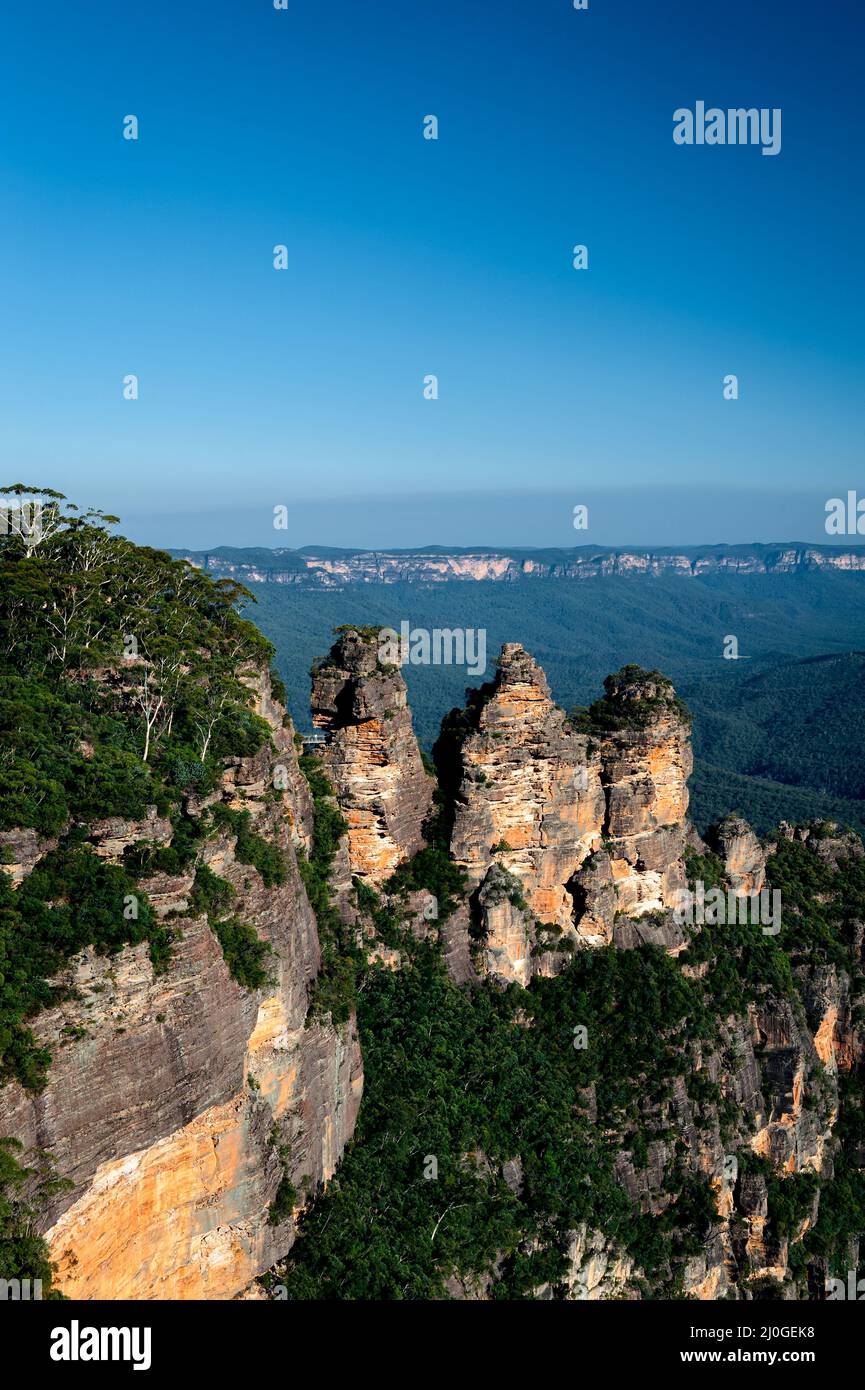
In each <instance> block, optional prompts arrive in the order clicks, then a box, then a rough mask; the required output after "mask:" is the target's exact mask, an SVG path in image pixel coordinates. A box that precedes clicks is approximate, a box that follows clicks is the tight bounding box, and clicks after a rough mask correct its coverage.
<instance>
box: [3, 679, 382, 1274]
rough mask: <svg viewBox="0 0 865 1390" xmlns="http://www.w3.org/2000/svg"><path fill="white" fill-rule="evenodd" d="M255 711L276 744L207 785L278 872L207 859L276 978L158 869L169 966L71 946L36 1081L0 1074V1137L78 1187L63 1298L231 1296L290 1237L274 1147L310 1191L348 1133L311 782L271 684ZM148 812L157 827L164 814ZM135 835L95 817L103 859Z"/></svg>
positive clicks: (353, 1073) (236, 762)
mask: <svg viewBox="0 0 865 1390" xmlns="http://www.w3.org/2000/svg"><path fill="white" fill-rule="evenodd" d="M256 708H257V712H258V713H259V714H260V715H261V716H262V717H263V718H265V719H267V720H268V722H269V723H270V724H271V728H272V730H273V738H274V744H275V749H276V751H275V752H274V750H273V749H263V750H262V751H261V752H260V753H259V754H257V755H256V756H255V757H253V758H245V759H239V758H238V759H232V760H229V765H228V766H227V768H226V771H225V775H224V778H223V785H222V789H221V791H220V792H219V793H218V794H217V797H216V799H219V800H223V801H225V802H227V803H228V804H229V805H231V806H234V807H237V808H242V809H244V810H247V811H249V812H250V813H251V815H252V818H253V823H254V826H255V829H256V831H257V833H258V834H260V835H262V836H263V837H264V838H265V839H267V840H268V841H270V842H271V843H272V844H275V845H278V846H279V848H280V849H281V850H282V852H283V854H284V856H285V862H286V866H287V873H286V878H285V881H284V882H283V883H281V884H278V885H276V886H274V887H270V888H268V887H265V885H264V883H263V882H262V880H261V878H260V876H259V874H258V872H257V870H256V869H254V868H253V867H251V866H250V865H248V864H243V863H240V862H238V861H237V860H236V858H235V854H234V849H235V838H234V836H233V835H232V834H230V833H228V832H224V833H220V834H218V835H215V836H213V837H212V838H210V839H208V840H205V841H204V842H203V843H202V845H201V847H200V849H199V858H198V862H203V863H206V864H207V865H208V866H209V867H210V868H211V869H212V870H213V872H214V873H217V874H218V875H219V876H220V877H222V878H224V879H226V880H227V881H228V882H230V883H231V884H232V886H233V887H234V889H235V892H236V895H237V896H236V910H237V913H238V916H239V917H240V918H241V920H243V921H244V922H246V923H248V924H249V925H250V926H252V927H253V928H254V929H255V931H256V932H257V934H258V936H259V937H260V938H262V939H263V940H265V941H267V943H268V944H269V946H270V948H271V955H270V957H269V958H268V961H267V964H268V968H269V972H270V975H271V982H270V983H269V984H268V985H267V986H266V987H265V988H263V989H261V990H257V991H254V992H251V991H248V990H245V989H243V988H241V986H240V985H239V984H238V983H237V982H236V981H235V980H234V979H233V977H232V976H231V974H230V972H229V969H228V967H227V965H226V963H225V960H224V958H223V955H222V951H221V948H220V945H219V942H218V941H217V939H216V937H215V935H214V934H213V932H212V930H211V928H210V927H209V925H208V923H207V920H206V918H205V917H203V916H190V915H189V914H188V906H189V894H190V892H191V889H192V883H193V878H194V866H192V867H191V868H190V869H189V871H188V872H186V873H184V874H178V875H171V876H170V875H166V874H159V875H156V876H154V877H153V878H152V879H149V880H145V881H143V883H142V887H143V888H144V889H145V891H147V892H148V893H149V895H151V903H152V905H153V907H154V908H155V909H156V911H157V913H158V914H159V916H160V917H162V918H165V917H167V915H168V914H169V913H176V914H178V915H177V916H176V917H174V916H173V917H172V918H171V925H172V926H173V927H175V928H176V930H177V940H176V945H175V950H174V955H173V959H172V962H171V965H170V967H169V969H168V970H167V971H166V972H165V973H164V974H161V975H156V974H155V973H154V971H153V967H152V965H151V963H150V960H149V956H148V948H147V945H146V943H145V944H143V945H141V946H135V947H127V948H125V949H124V950H122V951H121V952H120V953H119V955H117V956H115V957H108V956H99V955H97V954H96V953H95V952H94V951H92V950H87V951H84V952H83V953H82V954H81V955H79V956H78V957H76V958H74V959H73V960H72V961H71V962H70V965H69V967H68V980H69V983H70V985H71V986H72V988H73V996H72V997H71V998H70V999H69V1001H68V1002H66V1003H64V1004H62V1005H60V1006H59V1007H56V1008H53V1009H50V1010H47V1011H45V1012H44V1013H42V1014H40V1015H38V1016H37V1018H36V1019H35V1020H34V1024H33V1026H34V1032H35V1033H36V1036H37V1038H38V1039H39V1040H40V1041H44V1042H46V1043H47V1044H48V1045H49V1046H50V1047H51V1049H52V1052H53V1061H52V1065H51V1068H50V1071H49V1079H48V1085H47V1087H46V1089H45V1091H44V1092H42V1093H41V1094H40V1095H38V1096H34V1095H32V1094H30V1093H27V1092H25V1091H24V1090H22V1088H21V1087H20V1086H18V1085H14V1084H10V1085H7V1086H5V1087H3V1088H2V1089H0V1133H2V1134H12V1135H15V1136H16V1137H17V1138H19V1139H20V1140H21V1141H22V1142H23V1143H24V1144H25V1145H26V1146H27V1147H28V1148H32V1147H37V1146H38V1147H40V1148H44V1149H48V1150H49V1151H50V1152H51V1153H52V1154H53V1156H54V1159H55V1162H56V1166H57V1169H58V1171H59V1172H60V1173H61V1174H62V1175H63V1176H64V1177H65V1178H67V1179H69V1180H70V1181H71V1183H72V1188H71V1190H69V1191H65V1192H62V1193H59V1194H58V1195H57V1196H56V1197H55V1199H54V1202H53V1205H52V1207H51V1208H50V1209H49V1211H48V1212H47V1219H46V1225H47V1228H48V1229H47V1238H48V1241H49V1245H50V1248H51V1254H52V1258H53V1259H54V1260H55V1261H56V1262H57V1263H58V1266H59V1283H60V1286H61V1288H62V1289H63V1290H64V1291H65V1292H66V1293H68V1294H69V1295H70V1296H72V1297H81V1298H145V1299H146V1298H216V1299H220V1298H230V1297H232V1296H234V1295H235V1294H237V1293H239V1292H240V1291H241V1290H242V1289H243V1288H244V1287H245V1286H246V1285H247V1284H248V1283H249V1282H250V1281H251V1280H252V1279H253V1278H255V1276H256V1275H258V1274H260V1273H262V1272H264V1271H265V1270H266V1269H268V1268H269V1267H270V1266H271V1265H272V1264H273V1263H274V1261H275V1260H276V1259H277V1258H279V1257H280V1256H282V1255H284V1254H285V1253H286V1252H287V1251H288V1249H289V1248H290V1246H291V1244H292V1243H293V1240H294V1236H295V1223H294V1220H293V1218H292V1217H289V1218H288V1219H287V1220H284V1221H283V1222H282V1223H281V1224H280V1225H276V1226H272V1225H270V1224H269V1221H268V1215H269V1210H270V1206H271V1203H272V1202H273V1199H274V1197H275V1195H276V1191H277V1189H278V1187H279V1184H280V1181H281V1180H282V1177H283V1157H284V1155H285V1154H288V1155H289V1159H288V1169H289V1176H290V1177H291V1179H292V1181H293V1182H294V1184H295V1186H297V1187H299V1186H300V1184H301V1182H302V1181H303V1179H304V1178H308V1179H309V1181H310V1182H311V1183H312V1185H313V1187H315V1186H316V1185H318V1184H319V1183H322V1182H326V1181H327V1180H328V1179H329V1178H330V1176H331V1175H332V1174H333V1172H334V1169H335V1167H336V1164H337V1162H338V1160H339V1157H340V1155H341V1153H342V1150H343V1148H344V1146H345V1144H346V1142H347V1141H348V1139H349V1138H350V1137H351V1134H352V1132H353V1129H354V1124H355V1120H356V1116H357V1110H358V1106H359V1103H360V1095H361V1089H362V1068H361V1059H360V1050H359V1045H358V1039H357V1032H356V1028H355V1025H354V1022H353V1021H351V1022H350V1023H349V1024H347V1025H346V1026H344V1027H343V1028H340V1029H337V1028H334V1027H333V1026H332V1025H331V1024H330V1022H329V1021H328V1022H321V1023H319V1022H315V1023H311V1026H306V1025H307V1023H308V1019H307V1015H308V1008H309V1004H308V998H309V989H310V985H311V984H312V981H313V980H314V979H315V976H316V974H317V972H318V969H319V963H320V950H319V942H318V934H317V928H316V922H315V917H314V914H313V911H312V908H311V907H310V904H309V901H308V899H307V896H306V892H305V889H304V887H303V884H302V882H301V880H300V876H299V873H298V869H297V863H296V859H295V853H294V843H295V841H297V842H302V840H303V838H304V834H305V827H306V826H307V825H308V824H309V813H310V809H311V808H310V806H309V804H308V802H307V800H306V797H305V795H304V793H305V782H304V780H303V778H302V776H301V774H300V771H299V769H298V766H297V758H296V754H295V751H294V746H293V738H292V730H291V729H290V727H288V728H285V727H283V714H284V711H283V710H282V708H281V707H280V706H276V705H275V704H274V703H273V702H272V701H271V699H270V691H269V685H268V684H267V682H266V681H263V683H262V684H261V688H260V689H259V690H257V694H256ZM277 765H280V766H282V767H283V768H285V769H287V770H288V776H287V777H280V778H278V779H277V781H276V785H277V786H281V785H283V784H284V783H285V782H287V783H288V789H286V790H283V791H282V795H281V798H280V797H277V798H274V797H273V796H272V795H269V796H267V797H266V796H265V793H266V792H267V791H269V790H270V789H271V788H272V786H273V785H274V777H273V773H274V768H275V767H276V766H277ZM292 789H293V790H292ZM213 799H214V798H213V797H211V798H209V800H211V801H212V800H213ZM151 828H152V829H153V831H154V834H153V838H159V839H164V838H165V835H164V833H163V832H164V827H162V826H161V824H160V823H159V822H158V821H156V820H155V818H154V819H153V820H152V823H151ZM146 835H147V825H142V823H131V822H129V823H122V822H117V821H116V820H112V821H111V822H110V823H108V822H106V823H105V825H104V826H101V827H94V837H95V842H96V843H95V847H96V850H97V852H98V853H99V854H100V855H102V856H103V857H105V858H107V859H114V860H116V859H118V858H119V856H120V855H121V854H122V850H123V847H124V846H125V845H126V844H127V843H132V842H134V841H135V840H137V839H141V838H144V837H145V836H146ZM47 848H48V846H47V845H46V846H44V847H43V849H42V852H43V853H44V852H45V849H47ZM33 853H34V851H33V846H30V845H29V842H28V854H29V859H30V860H33ZM33 862H35V860H33ZM29 867H32V863H30V865H29ZM27 871H28V872H29V868H28V869H27Z"/></svg>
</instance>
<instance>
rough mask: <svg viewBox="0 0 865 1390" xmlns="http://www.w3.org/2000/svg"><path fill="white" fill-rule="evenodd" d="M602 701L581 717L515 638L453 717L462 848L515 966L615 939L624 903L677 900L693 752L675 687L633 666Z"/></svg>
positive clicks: (654, 905)
mask: <svg viewBox="0 0 865 1390" xmlns="http://www.w3.org/2000/svg"><path fill="white" fill-rule="evenodd" d="M593 711H594V712H595V715H596V718H593V717H589V718H587V720H586V721H585V723H586V727H585V728H578V727H577V726H576V724H575V723H574V722H573V721H571V720H569V719H568V718H567V717H566V716H565V714H564V713H563V711H562V710H560V709H558V708H557V707H556V705H555V703H554V702H553V700H552V697H551V695H550V691H549V686H548V685H547V681H546V678H545V676H544V673H543V671H542V670H541V668H540V667H539V666H538V665H537V663H536V662H535V661H534V660H533V659H532V657H531V656H529V655H528V653H527V652H525V651H524V650H523V648H522V647H520V646H517V645H515V644H507V645H505V647H504V648H503V649H502V655H501V658H500V660H499V663H498V670H497V673H496V677H495V679H494V680H493V681H492V682H490V683H489V684H488V685H486V686H483V687H482V688H481V689H480V690H479V691H478V692H476V693H474V694H473V696H472V698H471V699H470V701H469V704H468V707H467V709H466V710H465V711H463V712H460V713H456V712H455V714H454V715H452V716H451V717H450V719H449V721H447V724H446V729H445V733H444V734H443V737H442V739H441V740H440V743H439V745H438V747H437V751H438V754H439V761H440V763H442V764H443V772H444V776H445V779H447V778H448V777H450V779H451V783H452V786H453V789H454V793H455V803H456V805H455V814H454V827H453V835H452V839H451V852H452V854H453V857H454V859H456V860H457V862H458V863H460V864H461V865H463V866H464V868H465V870H466V873H467V876H468V885H469V891H470V893H476V894H477V904H478V908H479V910H480V913H481V916H482V922H481V927H482V930H483V932H484V934H485V936H486V940H487V948H488V958H487V962H486V964H487V967H488V968H489V969H490V971H491V973H493V974H494V975H497V976H499V977H501V978H502V979H511V978H512V979H516V980H521V981H522V980H524V977H526V976H527V975H531V974H537V973H554V972H555V971H556V970H558V969H559V968H561V966H562V964H564V963H565V962H566V960H567V953H568V951H571V950H573V949H574V948H579V947H591V946H602V945H605V944H607V943H609V942H610V941H611V940H612V939H613V934H614V924H615V918H616V913H617V912H618V913H619V914H621V915H623V916H624V917H626V918H628V919H629V921H630V920H631V919H639V918H641V917H643V916H646V915H648V914H654V913H659V912H660V913H663V912H665V911H666V910H667V909H670V908H672V907H674V906H675V905H676V902H677V894H678V893H679V892H680V890H681V889H683V888H684V886H685V873H684V865H683V859H682V855H683V849H684V839H685V830H686V814H687V808H688V791H687V778H688V776H689V774H690V771H691V766H692V759H691V747H690V734H689V727H688V724H687V721H686V718H685V716H684V714H683V712H682V709H681V706H680V705H679V703H678V701H677V700H676V698H675V692H674V691H673V689H672V686H671V685H670V684H669V682H668V681H665V680H664V678H663V677H660V676H658V675H657V673H652V674H647V673H645V672H639V670H638V668H625V671H623V672H620V673H619V675H618V676H617V677H610V678H609V679H608V681H607V694H606V697H605V699H604V700H603V701H600V702H599V703H598V706H597V707H593ZM499 870H504V871H505V872H506V873H507V874H508V875H510V877H511V879H512V880H513V881H514V882H515V883H516V885H517V888H518V890H519V893H518V894H517V897H518V898H519V899H520V901H519V902H516V898H515V893H514V891H513V890H511V891H510V892H505V893H503V892H502V891H501V876H500V874H499ZM491 874H492V875H493V878H492V880H490V875H491ZM491 894H492V895H493V896H494V898H495V899H496V904H497V905H496V911H495V914H494V916H492V917H491V915H490V912H489V901H490V896H491ZM515 902H516V906H515ZM680 943H681V934H679V937H678V940H677V944H680ZM626 944H627V943H626ZM631 944H633V943H631ZM667 944H670V943H667Z"/></svg>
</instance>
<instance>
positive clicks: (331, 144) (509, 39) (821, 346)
mask: <svg viewBox="0 0 865 1390" xmlns="http://www.w3.org/2000/svg"><path fill="white" fill-rule="evenodd" d="M18 10H19V12H18V13H17V14H10V13H8V12H7V14H6V15H5V16H4V18H3V21H2V35H0V36H2V43H0V51H2V58H0V67H2V82H0V178H2V186H3V193H4V198H3V201H4V216H3V218H2V220H0V298H2V303H3V311H2V312H3V323H4V332H3V335H2V342H0V441H2V443H0V447H2V455H3V460H4V473H7V474H8V475H9V478H10V480H14V479H17V478H19V477H20V478H23V479H24V480H25V481H27V482H35V481H45V482H48V483H51V484H53V485H54V486H59V487H61V488H62V489H63V490H64V491H66V492H67V493H68V494H69V495H70V496H74V498H75V499H76V500H79V501H82V502H86V503H93V504H97V505H100V506H103V507H104V508H105V509H109V510H114V511H117V512H119V513H120V514H121V516H122V517H123V518H124V521H125V522H126V523H127V527H126V529H127V530H128V531H129V533H130V534H133V535H136V536H138V538H140V539H144V540H148V541H150V542H153V543H164V544H182V543H184V542H185V543H188V544H196V545H215V544H219V543H226V544H231V543H234V544H248V543H256V542H257V543H262V544H272V543H286V542H287V543H289V544H303V543H306V542H328V543H332V544H346V545H350V544H359V545H403V544H406V545H410V544H419V543H422V542H424V541H426V542H439V543H448V542H453V543H461V544H467V543H470V542H471V541H472V540H474V541H477V542H479V543H485V544H497V543H510V544H516V543H519V542H520V541H523V542H524V543H530V544H543V543H551V544H573V543H576V542H585V541H587V540H588V541H593V542H598V543H629V542H636V541H640V542H648V541H650V540H652V539H655V540H656V541H657V542H658V543H671V542H673V541H676V540H678V541H681V542H683V543H684V542H704V541H718V540H727V539H729V540H744V539H767V540H768V539H778V538H781V537H782V536H790V535H792V534H794V533H795V534H796V535H798V536H802V537H803V538H806V539H817V538H820V537H821V532H822V512H823V501H824V500H825V498H827V497H829V496H831V495H834V494H836V493H838V492H841V491H846V490H847V489H848V488H855V487H856V486H857V484H861V488H865V480H863V470H862V467H861V457H862V424H863V411H862V400H863V338H862V323H863V321H865V313H863V310H865V305H863V297H865V296H863V275H862V260H861V258H862V251H861V239H862V225H863V193H862V179H861V159H862V132H863V122H862V116H861V112H860V111H859V109H858V108H857V97H858V92H859V90H860V88H861V81H860V54H861V44H862V38H863V28H865V25H863V21H862V19H861V17H860V14H859V13H858V12H857V7H856V6H855V5H854V4H853V3H852V0H841V3H838V4H833V5H832V6H829V7H827V6H818V5H815V4H806V3H803V0H799V2H798V3H789V0H787V3H780V0H761V3H760V4H759V5H755V4H754V3H753V0H747V2H746V0H731V2H730V3H727V4H725V5H723V6H714V7H708V6H683V5H680V4H672V3H656V4H653V3H651V0H625V3H613V0H590V6H589V10H588V11H586V12H577V11H574V10H573V8H572V5H571V3H570V0H525V3H516V0H507V3H498V4H497V3H494V0H483V3H481V0H437V2H436V4H434V5H428V6H427V5H423V4H407V3H405V0H376V3H375V4H374V5H360V4H351V3H348V0H329V3H327V4H322V3H321V2H320V0H289V9H288V10H287V11H284V12H283V11H275V10H274V9H273V6H272V0H243V2H242V3H241V2H240V0H238V3H227V0H219V2H218V3H209V4H201V5H177V4H168V3H162V2H161V0H160V3H150V4H147V3H141V4H137V5H134V6H129V5H116V4H108V3H105V0H88V4H87V5H85V6H72V5H69V4H68V3H66V4H61V3H56V2H55V0H49V2H48V3H42V4H40V5H39V6H30V7H26V8H25V7H24V6H20V7H18ZM697 100H705V101H706V102H707V103H708V104H710V105H712V104H715V105H717V106H720V107H727V106H757V107H764V106H766V107H780V108H781V109H782V111H783V147H782V151H781V153H780V154H779V155H778V156H777V157H776V158H765V157H762V156H761V154H760V151H759V149H756V148H750V147H748V148H740V147H718V148H708V147H703V148H697V147H692V148H682V147H678V146H676V145H674V144H673V141H672V113H673V111H674V110H675V109H676V108H677V107H680V106H691V107H693V105H694V103H695V102H696V101H697ZM430 113H434V114H436V115H437V116H438V119H439V122H440V130H439V139H438V141H436V142H433V141H426V140H424V139H423V138H422V120H423V117H424V116H425V115H427V114H430ZM127 114H135V115H137V116H138V118H139V121H140V138H139V140H138V141H137V142H131V141H125V140H123V139H122V121H123V117H124V116H125V115H127ZM577 242H581V243H585V244H587V245H588V247H589V262H590V268H589V270H588V271H587V272H577V271H575V270H574V269H573V268H572V265H571V254H570V253H571V247H572V246H573V245H574V244H575V243H577ZM276 243H285V244H286V245H287V246H288V250H289V268H288V270H286V271H284V272H277V271H275V270H274V269H273V267H272V248H273V246H274V244H276ZM731 372H734V373H736V374H737V375H738V376H739V379H740V399H739V400H737V401H735V402H730V401H724V400H723V396H722V379H723V377H724V376H725V374H727V373H731ZM127 373H136V374H137V375H138V377H139V380H140V398H139V399H138V400H137V401H125V400H124V399H123V396H122V380H123V377H124V376H125V375H126V374H127ZM428 373H435V374H436V375H437V376H438V378H439V390H440V395H439V399H438V400H437V401H426V400H424V399H423V394H422V384H423V379H424V377H425V376H426V375H427V374H428ZM861 488H860V490H861ZM590 495H591V496H592V498H593V500H594V501H595V502H596V505H595V506H594V507H593V509H592V511H590V518H592V524H591V527H590V531H589V533H588V534H586V533H581V534H576V533H574V531H573V529H572V527H571V520H570V518H571V510H572V508H571V501H573V503H578V502H581V501H583V500H584V499H585V498H586V497H588V496H590ZM712 499H714V500H712ZM276 504H285V505H286V506H287V507H288V509H289V518H290V525H289V530H288V532H287V533H286V532H282V533H279V534H274V532H273V530H272V527H271V525H270V517H271V513H272V508H273V506H274V505H276ZM791 527H792V528H793V529H792V530H791ZM822 538H823V539H826V538H825V537H822Z"/></svg>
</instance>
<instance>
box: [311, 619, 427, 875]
mask: <svg viewBox="0 0 865 1390" xmlns="http://www.w3.org/2000/svg"><path fill="white" fill-rule="evenodd" d="M312 717H313V724H314V725H315V727H316V729H319V730H321V731H322V732H323V733H324V735H325V738H326V740H327V742H326V744H325V745H324V747H323V749H322V751H321V753H320V754H318V756H320V757H321V760H322V764H323V766H324V768H325V770H326V771H327V774H328V776H329V778H330V780H331V782H332V784H333V787H334V789H335V792H336V797H337V801H338V803H339V807H340V810H341V811H342V814H343V816H344V817H345V819H346V821H347V822H348V856H349V866H350V871H351V873H352V874H354V875H356V876H357V877H359V878H361V879H363V880H364V881H366V882H369V883H370V884H372V885H375V886H380V885H381V884H382V883H384V882H385V881H386V880H387V879H388V878H389V877H390V875H391V874H392V873H393V871H394V869H395V868H396V867H397V865H399V864H400V863H402V861H403V860H405V859H408V858H411V856H412V855H413V854H415V853H416V852H417V851H418V850H419V849H421V848H422V846H423V843H424V839H423V826H424V822H425V820H426V818H427V816H428V815H429V811H430V807H431V805H432V794H433V780H432V778H431V777H429V776H428V775H427V773H426V771H425V770H424V766H423V762H422V759H421V755H420V749H419V748H418V743H417V739H416V738H415V735H414V730H413V728H412V720H411V713H410V711H409V708H408V702H407V699H406V686H405V681H404V680H403V678H402V675H401V674H400V672H399V670H398V669H397V668H396V667H394V666H390V665H387V664H386V663H383V662H382V661H381V660H380V658H379V639H378V633H377V631H373V630H364V631H359V630H356V629H348V630H347V631H345V632H343V633H341V635H340V637H339V640H338V641H337V642H336V644H335V645H334V646H333V648H332V649H331V652H330V655H329V656H328V657H327V658H326V659H325V660H324V661H322V662H320V663H319V664H318V665H317V666H316V668H315V669H314V672H313V680H312Z"/></svg>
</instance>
